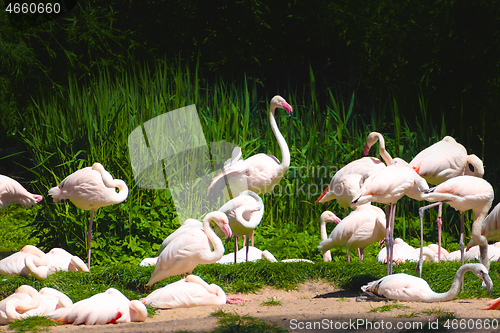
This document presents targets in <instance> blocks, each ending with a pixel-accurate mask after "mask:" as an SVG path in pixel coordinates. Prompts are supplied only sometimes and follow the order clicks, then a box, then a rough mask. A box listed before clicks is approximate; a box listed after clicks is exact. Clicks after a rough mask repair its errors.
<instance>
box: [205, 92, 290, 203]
mask: <svg viewBox="0 0 500 333" xmlns="http://www.w3.org/2000/svg"><path fill="white" fill-rule="evenodd" d="M277 108H281V109H284V110H285V111H286V112H287V113H288V115H289V116H291V115H292V107H291V106H290V104H288V103H287V101H286V100H285V99H284V98H283V97H281V96H279V95H277V96H274V97H273V98H272V99H271V103H270V106H269V122H270V124H271V129H272V131H273V133H274V135H275V137H276V140H277V141H278V145H279V147H280V150H281V157H282V162H281V163H280V162H279V160H278V159H277V158H276V157H275V156H272V155H268V154H263V153H260V154H256V155H252V156H250V157H249V158H247V159H245V160H241V159H239V157H237V158H236V159H235V160H232V161H230V162H228V163H225V166H224V171H222V172H221V173H220V174H218V175H217V176H215V178H214V179H213V180H212V183H211V184H210V186H209V188H208V193H210V191H211V190H213V189H214V188H222V187H224V186H225V185H228V186H229V190H230V192H231V195H230V198H233V197H236V196H237V195H238V194H240V193H241V192H243V191H245V190H251V191H253V192H255V193H257V194H261V193H269V192H271V191H272V190H273V188H274V186H276V185H277V184H278V183H279V182H280V181H281V178H283V176H284V175H285V173H286V172H287V170H288V168H289V166H290V151H289V149H288V145H287V143H286V141H285V138H284V137H283V135H282V134H281V132H280V130H279V129H278V125H277V124H276V119H275V118H274V113H275V111H276V109H277ZM237 155H238V156H241V154H237Z"/></svg>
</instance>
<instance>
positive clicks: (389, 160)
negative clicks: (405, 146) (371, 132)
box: [377, 134, 392, 165]
mask: <svg viewBox="0 0 500 333" xmlns="http://www.w3.org/2000/svg"><path fill="white" fill-rule="evenodd" d="M377 138H378V147H379V148H378V152H379V154H380V157H382V159H383V160H384V162H385V164H386V165H390V164H391V163H392V157H391V155H389V153H388V152H387V150H385V139H384V137H383V136H382V135H381V134H378V135H377Z"/></svg>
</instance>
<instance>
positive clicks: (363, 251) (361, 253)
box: [358, 248, 365, 261]
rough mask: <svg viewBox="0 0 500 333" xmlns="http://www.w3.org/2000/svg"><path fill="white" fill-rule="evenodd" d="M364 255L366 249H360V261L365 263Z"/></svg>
mask: <svg viewBox="0 0 500 333" xmlns="http://www.w3.org/2000/svg"><path fill="white" fill-rule="evenodd" d="M364 255H365V249H364V248H362V249H360V248H358V256H359V261H363V257H364Z"/></svg>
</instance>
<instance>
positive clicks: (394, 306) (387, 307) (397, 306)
mask: <svg viewBox="0 0 500 333" xmlns="http://www.w3.org/2000/svg"><path fill="white" fill-rule="evenodd" d="M409 308H410V307H409V306H406V305H401V304H385V305H382V306H379V307H377V308H373V309H371V310H370V312H387V311H391V310H393V309H409Z"/></svg>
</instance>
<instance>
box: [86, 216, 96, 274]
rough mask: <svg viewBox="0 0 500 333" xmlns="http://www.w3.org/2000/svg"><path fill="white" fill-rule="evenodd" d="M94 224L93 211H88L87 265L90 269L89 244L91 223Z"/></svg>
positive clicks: (90, 240)
mask: <svg viewBox="0 0 500 333" xmlns="http://www.w3.org/2000/svg"><path fill="white" fill-rule="evenodd" d="M93 222H94V210H93V209H92V210H91V211H90V222H89V230H88V231H87V247H88V250H87V264H88V266H89V269H90V244H91V242H92V223H93Z"/></svg>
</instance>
